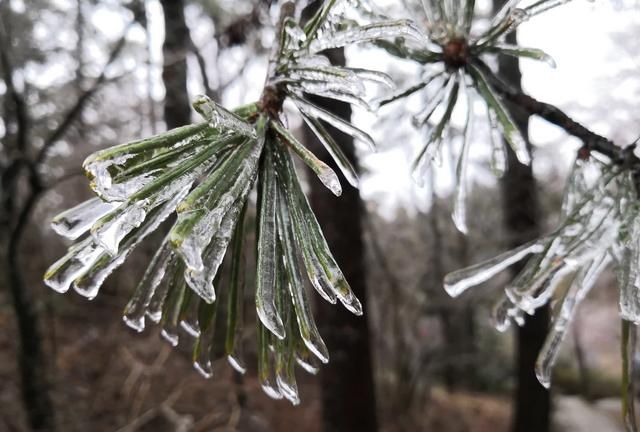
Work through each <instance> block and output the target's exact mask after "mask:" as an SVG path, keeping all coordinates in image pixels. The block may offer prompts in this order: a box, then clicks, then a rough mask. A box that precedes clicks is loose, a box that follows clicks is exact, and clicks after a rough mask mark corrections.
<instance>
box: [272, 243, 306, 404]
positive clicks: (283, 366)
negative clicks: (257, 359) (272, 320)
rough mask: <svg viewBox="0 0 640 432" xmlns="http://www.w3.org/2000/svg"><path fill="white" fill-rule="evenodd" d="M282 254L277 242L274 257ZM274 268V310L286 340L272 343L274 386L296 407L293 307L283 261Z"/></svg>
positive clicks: (277, 261)
mask: <svg viewBox="0 0 640 432" xmlns="http://www.w3.org/2000/svg"><path fill="white" fill-rule="evenodd" d="M282 254H283V251H282V244H281V243H280V242H279V243H278V244H277V246H276V256H278V257H280V256H282ZM276 268H277V271H276V274H277V279H276V308H277V309H278V310H279V311H280V313H281V317H282V321H283V322H284V325H285V327H286V331H287V337H286V338H284V339H278V340H276V341H275V343H274V345H275V346H274V348H275V349H274V354H275V375H276V384H277V385H278V390H279V391H280V393H281V394H282V396H284V397H285V398H286V399H288V400H289V401H290V402H291V403H292V404H293V405H298V404H299V403H300V398H299V396H298V387H297V385H296V377H295V374H294V364H295V351H294V347H293V341H294V334H295V333H294V332H295V331H296V329H295V326H294V324H293V323H294V321H293V317H292V315H293V307H292V305H291V301H290V299H289V295H288V292H287V291H288V290H287V286H286V285H287V284H288V281H287V277H286V274H285V269H284V262H283V260H281V259H277V260H276Z"/></svg>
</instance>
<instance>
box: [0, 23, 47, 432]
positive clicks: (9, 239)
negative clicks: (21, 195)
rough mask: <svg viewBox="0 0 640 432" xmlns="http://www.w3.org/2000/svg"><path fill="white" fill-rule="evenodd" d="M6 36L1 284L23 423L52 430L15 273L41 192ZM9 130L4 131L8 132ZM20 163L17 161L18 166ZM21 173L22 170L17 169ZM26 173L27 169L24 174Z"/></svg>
mask: <svg viewBox="0 0 640 432" xmlns="http://www.w3.org/2000/svg"><path fill="white" fill-rule="evenodd" d="M10 46H11V34H10V31H8V29H7V31H6V30H5V27H4V22H0V70H1V71H2V75H3V80H4V83H5V86H6V87H7V90H8V94H9V97H7V99H6V102H5V115H4V119H3V120H4V122H5V124H6V125H12V126H13V129H14V130H15V134H11V133H7V136H6V137H5V146H6V149H7V150H8V151H7V154H8V155H10V156H13V159H10V160H9V165H8V166H7V167H3V166H0V191H2V192H4V194H5V196H4V197H2V199H0V204H1V207H0V259H1V261H2V262H3V263H4V270H5V271H2V272H0V273H4V274H6V276H7V278H6V284H7V285H8V290H9V293H10V296H11V301H12V305H13V310H14V313H15V318H16V323H17V328H18V335H17V337H18V340H19V348H18V349H19V351H18V358H17V360H18V370H19V373H20V384H21V391H22V399H23V403H24V407H25V411H26V417H27V422H28V424H29V427H30V429H31V430H32V431H55V429H56V428H55V416H54V407H53V403H52V401H51V397H50V393H49V392H50V382H49V376H48V371H49V367H48V362H47V361H46V360H45V352H44V348H43V339H42V333H41V329H40V316H39V314H38V311H37V306H36V300H35V298H34V297H35V295H34V291H33V289H32V288H33V287H30V286H28V285H26V284H25V283H24V279H23V277H22V271H21V268H20V262H19V254H20V240H21V239H22V235H23V234H24V232H25V229H26V227H27V224H28V223H29V216H30V214H31V211H32V209H33V207H34V206H35V204H36V202H37V199H38V197H39V195H40V193H41V190H42V188H41V185H40V182H39V181H38V180H37V178H36V176H35V174H34V173H33V169H31V166H30V165H29V164H28V163H27V162H25V161H24V160H26V153H27V144H28V139H29V138H28V132H29V127H30V119H29V114H28V112H27V106H26V103H25V101H24V98H23V95H22V94H21V93H19V92H18V90H17V89H16V87H15V86H14V83H13V71H14V64H13V63H12V59H11V58H10V48H9V47H10ZM11 129H12V128H8V129H7V130H8V131H10V130H11ZM19 161H20V162H19ZM23 168H25V169H23ZM26 168H30V169H26ZM25 171H26V172H27V176H28V178H29V187H30V191H29V194H28V195H27V197H26V198H25V199H24V201H25V202H24V203H23V204H22V205H20V200H19V199H16V196H17V193H18V187H17V185H18V182H19V180H20V179H21V177H22V176H23V174H25Z"/></svg>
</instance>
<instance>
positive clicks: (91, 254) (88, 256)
mask: <svg viewBox="0 0 640 432" xmlns="http://www.w3.org/2000/svg"><path fill="white" fill-rule="evenodd" d="M103 253H104V249H102V248H101V247H100V246H98V245H97V244H96V243H95V242H94V241H93V239H92V238H90V237H89V238H87V239H85V240H83V241H81V242H80V243H77V244H75V245H73V246H72V247H70V248H69V251H68V252H67V254H66V255H65V256H63V257H62V258H60V259H59V260H58V261H56V262H55V263H53V264H52V265H51V266H50V267H49V268H48V269H47V271H46V273H45V274H44V283H45V284H47V286H49V287H50V288H52V289H53V290H55V291H57V292H59V293H64V292H67V291H68V290H69V287H70V286H71V283H72V282H73V281H74V279H76V278H77V277H79V276H80V275H82V274H83V273H85V272H86V271H87V270H88V269H89V268H90V267H91V266H92V265H93V264H94V263H95V262H96V260H97V259H98V258H99V257H100V256H101V255H102V254H103Z"/></svg>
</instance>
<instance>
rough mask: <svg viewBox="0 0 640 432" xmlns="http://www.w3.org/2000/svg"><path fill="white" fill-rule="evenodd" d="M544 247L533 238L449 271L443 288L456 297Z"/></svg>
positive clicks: (539, 241)
mask: <svg viewBox="0 0 640 432" xmlns="http://www.w3.org/2000/svg"><path fill="white" fill-rule="evenodd" d="M544 249H545V248H544V244H543V243H542V241H541V240H535V241H533V242H529V243H526V244H524V245H522V246H520V247H518V248H515V249H512V250H510V251H508V252H505V253H503V254H500V255H498V256H496V257H494V258H491V259H489V260H486V261H484V262H481V263H478V264H475V265H473V266H470V267H467V268H465V269H461V270H457V271H454V272H451V273H449V274H447V275H446V276H445V278H444V289H445V290H446V291H447V293H448V294H449V295H450V296H451V297H457V296H459V295H460V294H462V293H463V292H465V291H466V290H467V289H469V288H471V287H473V286H476V285H479V284H481V283H483V282H485V281H487V280H489V279H491V278H492V277H493V276H495V275H496V274H498V273H500V272H501V271H503V270H504V269H506V268H507V267H509V266H511V265H513V264H515V263H517V262H518V261H520V260H522V259H524V258H525V257H526V256H527V255H529V254H537V253H540V252H542V251H544Z"/></svg>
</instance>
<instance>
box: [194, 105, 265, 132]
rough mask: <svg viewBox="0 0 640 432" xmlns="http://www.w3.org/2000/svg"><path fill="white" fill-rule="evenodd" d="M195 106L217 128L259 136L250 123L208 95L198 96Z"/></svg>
mask: <svg viewBox="0 0 640 432" xmlns="http://www.w3.org/2000/svg"><path fill="white" fill-rule="evenodd" d="M193 108H194V109H195V110H196V111H197V112H198V114H200V115H201V116H202V117H203V118H204V119H205V120H206V121H208V122H209V124H210V125H211V127H213V128H215V129H220V130H226V131H233V132H235V133H238V134H240V135H245V136H248V137H251V138H256V137H257V134H256V131H255V129H254V128H253V126H252V125H251V124H250V123H248V122H246V121H244V120H243V119H242V118H241V117H239V116H237V115H236V114H234V113H232V112H231V111H229V110H227V109H226V108H224V107H223V106H221V105H218V104H217V103H215V102H214V101H213V100H212V99H211V98H209V97H208V96H206V95H198V96H196V99H195V100H194V102H193Z"/></svg>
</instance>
